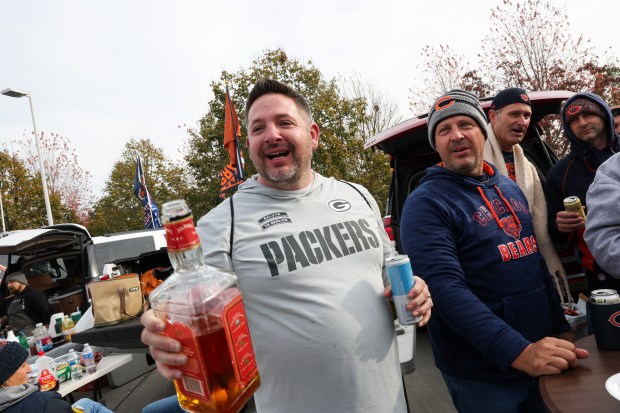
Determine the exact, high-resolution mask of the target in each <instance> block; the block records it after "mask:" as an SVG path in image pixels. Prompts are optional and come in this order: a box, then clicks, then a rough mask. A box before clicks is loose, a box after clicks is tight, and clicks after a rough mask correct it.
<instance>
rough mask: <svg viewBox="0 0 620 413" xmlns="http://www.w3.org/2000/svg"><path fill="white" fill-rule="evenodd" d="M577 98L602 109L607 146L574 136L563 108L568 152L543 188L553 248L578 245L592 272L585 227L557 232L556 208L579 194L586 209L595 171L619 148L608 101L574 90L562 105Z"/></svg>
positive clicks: (592, 264) (562, 207)
mask: <svg viewBox="0 0 620 413" xmlns="http://www.w3.org/2000/svg"><path fill="white" fill-rule="evenodd" d="M580 98H587V99H590V100H592V101H594V102H596V103H597V104H598V105H599V106H600V107H601V108H602V109H603V111H604V112H605V119H604V122H605V126H606V128H607V134H608V146H607V147H606V148H604V149H603V150H598V149H595V148H594V147H592V146H590V144H588V143H587V142H584V141H582V140H580V139H579V138H578V137H576V136H575V135H574V134H573V132H572V131H571V130H570V127H569V126H568V125H567V124H566V113H565V112H566V111H565V110H563V111H562V127H563V128H564V133H565V134H566V137H567V138H568V140H569V142H570V148H571V151H570V153H569V154H568V155H566V156H565V157H564V158H562V159H561V160H560V161H559V162H558V163H556V164H555V165H553V167H551V169H550V170H549V172H548V173H547V178H546V180H545V183H544V186H543V187H544V191H545V198H546V199H547V217H548V220H549V221H548V228H549V235H550V236H551V240H552V241H553V243H554V245H555V246H556V249H557V250H559V251H562V250H564V249H566V248H568V247H571V248H572V247H575V246H578V247H579V251H580V254H579V258H580V260H581V264H582V266H583V267H584V268H585V269H586V270H588V271H594V269H595V268H594V265H595V264H594V259H593V258H592V254H591V253H590V250H589V249H588V247H587V246H586V244H585V242H584V240H583V231H584V229H581V230H579V231H577V232H576V233H574V234H565V233H562V232H560V231H558V227H557V225H556V222H555V217H556V215H557V213H558V211H564V198H566V197H569V196H578V197H579V199H580V200H581V202H582V204H583V205H585V206H586V211H587V205H588V200H587V198H586V193H587V192H588V188H589V187H590V185H591V184H592V181H593V180H594V175H595V174H596V170H597V169H598V167H599V166H600V165H601V164H602V163H603V162H605V161H606V160H607V159H609V158H610V157H611V156H612V155H613V154H614V153H615V152H617V151H618V136H616V134H615V131H614V118H613V116H612V115H611V109H610V108H609V106H608V105H607V103H605V102H604V101H603V100H602V99H601V98H600V97H599V96H598V95H595V94H593V93H577V94H575V95H573V96H572V97H571V98H570V99H568V100H567V101H566V103H565V104H564V107H565V108H566V107H568V106H569V105H570V104H571V102H573V101H574V100H575V99H580ZM575 235H576V236H575Z"/></svg>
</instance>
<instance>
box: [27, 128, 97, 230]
mask: <svg viewBox="0 0 620 413" xmlns="http://www.w3.org/2000/svg"><path fill="white" fill-rule="evenodd" d="M40 135H41V136H40V137H39V143H40V147H41V158H42V159H43V167H44V168H45V175H46V179H47V186H48V190H49V195H50V199H56V200H57V202H56V204H58V208H56V207H55V206H54V205H52V215H53V216H54V223H62V222H76V223H79V224H83V225H86V224H87V222H88V216H89V212H90V208H91V206H92V203H93V195H92V191H91V184H90V181H91V174H90V172H89V171H86V170H84V169H83V168H82V167H81V166H80V164H79V161H78V157H77V154H76V152H75V149H74V148H73V147H72V145H71V141H70V140H69V139H68V138H66V137H64V136H61V135H59V134H57V133H53V132H52V133H49V134H45V133H44V132H41V134H40ZM33 138H34V134H33V133H31V135H30V136H27V135H26V134H24V135H23V136H22V138H21V139H20V140H18V141H17V142H16V144H17V147H18V148H19V149H18V150H17V154H18V156H19V157H20V158H21V160H22V161H23V162H24V164H25V166H26V167H27V168H28V170H29V171H30V172H31V174H33V175H35V174H37V175H38V174H39V166H40V164H39V155H38V152H37V149H36V142H35V141H34V139H33ZM51 203H52V204H54V203H53V202H51Z"/></svg>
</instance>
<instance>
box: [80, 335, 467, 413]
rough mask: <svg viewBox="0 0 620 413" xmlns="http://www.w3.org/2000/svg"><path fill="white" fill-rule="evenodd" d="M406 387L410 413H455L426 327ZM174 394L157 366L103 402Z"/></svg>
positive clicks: (125, 405)
mask: <svg viewBox="0 0 620 413" xmlns="http://www.w3.org/2000/svg"><path fill="white" fill-rule="evenodd" d="M405 388H406V390H407V395H408V399H409V407H410V409H411V412H412V413H455V412H456V410H455V409H454V407H453V406H452V401H451V399H450V396H449V394H448V390H447V389H446V385H445V384H444V382H443V379H442V377H441V374H440V373H439V370H437V368H436V367H435V364H434V363H433V355H432V353H431V348H430V343H429V341H428V336H427V333H426V329H421V330H418V333H417V348H416V370H415V371H414V372H413V373H411V374H409V375H407V376H405ZM173 394H175V391H174V386H173V385H172V383H171V382H169V381H168V380H165V379H164V378H162V377H161V376H160V375H159V373H157V370H156V369H155V370H152V371H150V372H148V373H146V374H143V375H142V376H140V377H138V378H136V379H134V380H132V381H130V382H128V383H126V384H124V385H122V386H120V387H112V386H107V387H105V388H104V389H103V399H104V401H105V404H106V405H107V406H108V407H109V408H110V409H112V410H113V411H114V412H115V413H140V412H141V410H142V408H143V407H144V406H146V405H147V404H149V403H150V402H152V401H155V400H159V399H161V398H164V397H166V396H170V395H173ZM80 395H81V396H83V397H92V394H79V395H78V394H76V396H78V398H79V396H80ZM317 413H322V412H317ZM378 413H380V412H378Z"/></svg>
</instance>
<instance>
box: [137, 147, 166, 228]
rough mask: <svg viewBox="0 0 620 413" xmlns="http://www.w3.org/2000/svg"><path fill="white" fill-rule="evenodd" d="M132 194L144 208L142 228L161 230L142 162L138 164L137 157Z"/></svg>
mask: <svg viewBox="0 0 620 413" xmlns="http://www.w3.org/2000/svg"><path fill="white" fill-rule="evenodd" d="M133 193H134V194H136V196H137V197H138V198H139V199H140V201H141V202H142V207H143V208H144V228H145V229H150V228H161V220H160V219H159V208H157V205H155V201H153V198H151V194H150V193H149V190H148V188H147V187H146V179H145V178H144V171H143V170H142V162H140V157H139V156H138V162H137V163H136V178H135V179H134V181H133Z"/></svg>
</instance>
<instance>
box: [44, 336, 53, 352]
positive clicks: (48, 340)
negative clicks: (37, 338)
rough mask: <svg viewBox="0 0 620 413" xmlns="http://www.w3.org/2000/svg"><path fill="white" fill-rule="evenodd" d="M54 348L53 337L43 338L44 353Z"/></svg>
mask: <svg viewBox="0 0 620 413" xmlns="http://www.w3.org/2000/svg"><path fill="white" fill-rule="evenodd" d="M53 347H54V343H53V342H52V336H45V337H42V338H41V348H42V349H43V351H50V350H51V349H52V348H53Z"/></svg>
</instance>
